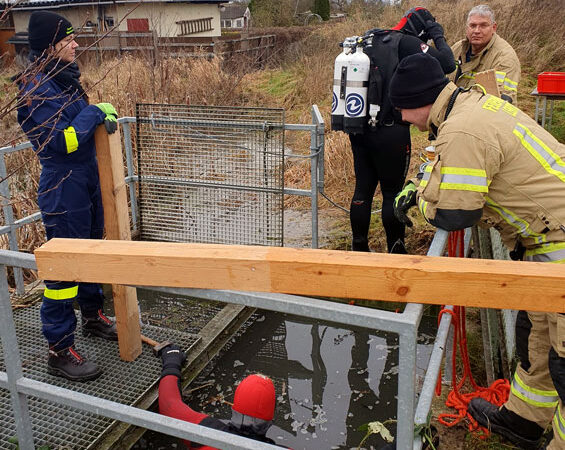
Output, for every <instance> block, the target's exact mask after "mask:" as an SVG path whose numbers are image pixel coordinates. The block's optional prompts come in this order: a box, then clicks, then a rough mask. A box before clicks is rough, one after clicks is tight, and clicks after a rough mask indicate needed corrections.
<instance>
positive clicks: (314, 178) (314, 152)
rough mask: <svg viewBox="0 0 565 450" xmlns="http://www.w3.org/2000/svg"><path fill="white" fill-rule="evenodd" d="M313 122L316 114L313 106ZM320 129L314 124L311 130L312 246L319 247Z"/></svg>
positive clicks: (314, 122)
mask: <svg viewBox="0 0 565 450" xmlns="http://www.w3.org/2000/svg"><path fill="white" fill-rule="evenodd" d="M312 123H313V124H314V125H316V116H315V112H314V109H313V108H312ZM318 156H319V153H318V131H317V126H314V127H313V129H312V131H310V157H311V159H310V203H311V205H312V248H318Z"/></svg>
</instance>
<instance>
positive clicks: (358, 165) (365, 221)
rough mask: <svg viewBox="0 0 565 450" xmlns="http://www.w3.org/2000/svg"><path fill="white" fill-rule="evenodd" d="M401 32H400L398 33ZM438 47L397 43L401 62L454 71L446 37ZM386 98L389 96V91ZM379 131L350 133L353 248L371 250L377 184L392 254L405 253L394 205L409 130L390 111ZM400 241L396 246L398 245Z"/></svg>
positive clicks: (407, 40)
mask: <svg viewBox="0 0 565 450" xmlns="http://www.w3.org/2000/svg"><path fill="white" fill-rule="evenodd" d="M398 33H400V32H398ZM436 41H437V42H434V43H435V45H436V48H434V47H429V46H428V45H426V44H425V43H424V42H422V41H421V40H420V39H418V38H417V37H414V36H411V35H407V34H402V37H401V38H400V40H399V42H398V61H400V60H402V58H404V57H406V56H408V55H412V54H415V53H419V52H426V53H429V54H430V55H432V56H433V57H435V58H436V59H437V60H438V61H439V62H440V64H441V66H442V68H443V70H444V72H445V73H450V72H453V71H454V70H455V60H454V58H453V53H452V52H451V49H450V47H449V46H448V45H447V43H446V42H445V39H444V38H439V39H436ZM384 95H386V96H388V88H387V89H385V93H384ZM388 116H389V117H384V118H383V119H382V120H381V121H380V124H379V125H378V126H377V127H376V128H372V127H367V130H366V132H365V133H362V134H350V135H349V138H350V141H351V148H352V150H353V163H354V168H355V192H354V194H353V199H352V200H351V207H350V220H351V230H352V233H353V242H352V249H353V250H357V251H369V241H368V234H369V224H370V221H371V208H372V202H373V196H374V195H375V190H376V188H377V185H378V184H379V183H380V184H381V191H382V193H383V206H382V221H383V226H384V229H385V233H386V237H387V247H388V251H389V252H394V253H405V249H404V224H402V223H401V222H399V221H398V220H397V219H396V217H395V216H394V212H393V203H394V198H395V197H396V195H397V194H398V193H399V192H400V191H401V190H402V187H403V185H404V180H405V178H406V173H407V171H408V166H409V164H410V154H411V143H410V127H409V125H408V124H406V123H403V122H402V121H401V118H400V114H399V113H398V112H397V111H391V112H390V113H389V114H388ZM399 240H400V243H398V244H397V245H396V246H395V243H397V241H399Z"/></svg>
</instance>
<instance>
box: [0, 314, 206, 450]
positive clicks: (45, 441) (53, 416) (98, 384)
mask: <svg viewBox="0 0 565 450" xmlns="http://www.w3.org/2000/svg"><path fill="white" fill-rule="evenodd" d="M14 321H15V325H16V333H17V336H18V344H19V347H20V355H21V358H22V366H23V370H24V374H25V376H26V377H29V378H32V379H34V380H38V381H43V382H46V383H50V384H53V385H55V386H60V387H65V388H68V389H72V390H74V391H77V392H82V393H84V394H90V395H96V396H97V397H101V398H104V399H107V400H112V401H115V402H120V403H123V404H127V405H134V404H135V403H136V402H137V401H138V400H139V399H140V398H141V397H143V395H144V394H145V393H146V392H147V390H148V389H150V388H151V387H152V386H153V385H154V384H155V383H156V382H157V380H158V378H159V374H160V373H161V364H160V361H159V360H158V359H157V358H156V357H155V356H154V355H153V353H152V351H151V349H150V347H149V346H147V345H143V353H142V354H141V355H140V356H139V357H138V358H137V359H136V361H135V362H126V361H122V360H121V359H120V358H119V354H118V344H117V342H109V341H105V340H103V339H99V338H84V337H83V336H82V334H81V333H80V332H78V333H77V335H76V338H75V340H76V344H77V347H78V348H79V349H80V350H81V351H83V352H84V353H85V354H88V355H89V356H90V357H91V358H92V359H94V360H95V361H96V362H97V363H98V364H99V365H101V366H102V367H103V368H104V373H103V374H102V376H100V377H99V378H98V379H97V380H95V381H89V382H86V383H73V382H71V381H67V380H65V379H62V378H59V377H54V376H52V375H49V374H48V373H47V370H46V364H47V344H46V342H45V339H44V338H43V335H42V334H41V323H40V320H39V307H33V308H25V309H20V310H16V311H14ZM79 324H80V320H79ZM79 329H80V325H79V326H77V330H79ZM142 333H143V334H144V335H146V336H149V337H151V338H152V339H154V340H156V341H157V342H162V341H164V340H170V341H174V342H175V343H178V344H179V345H180V346H181V347H183V348H184V349H187V350H188V349H189V348H191V347H192V346H194V345H195V344H196V343H197V342H198V341H199V340H200V337H199V336H195V335H193V334H188V333H183V332H180V331H175V330H171V329H163V328H159V327H155V326H150V325H145V326H142ZM0 370H2V371H5V370H6V369H5V366H4V358H3V353H2V351H1V343H0ZM29 403H30V404H29V406H30V413H31V418H32V423H33V428H34V438H35V442H36V445H37V446H40V445H48V446H49V447H50V449H52V450H53V449H59V448H61V449H62V448H64V449H73V450H80V449H87V448H89V447H90V446H91V445H92V444H94V443H95V442H96V440H97V439H98V438H100V437H101V436H102V435H103V433H104V432H105V431H106V430H107V429H108V428H109V427H110V426H111V425H112V423H113V422H114V421H113V420H112V419H109V418H106V417H102V416H97V415H94V414H90V413H86V412H82V411H79V410H76V409H73V408H69V407H66V406H61V405H55V404H53V403H51V402H47V401H44V400H40V399H37V398H33V397H32V398H30V402H29ZM15 434H16V433H15V423H14V420H13V418H12V414H11V406H10V397H9V393H8V391H6V390H3V389H0V449H9V450H15V449H16V448H17V447H16V445H14V444H11V443H9V442H8V440H9V439H10V438H11V437H12V436H14V435H15Z"/></svg>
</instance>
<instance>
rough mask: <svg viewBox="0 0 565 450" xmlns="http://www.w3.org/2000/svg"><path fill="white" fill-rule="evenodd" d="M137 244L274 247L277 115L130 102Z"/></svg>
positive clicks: (279, 144) (279, 149)
mask: <svg viewBox="0 0 565 450" xmlns="http://www.w3.org/2000/svg"><path fill="white" fill-rule="evenodd" d="M136 116H137V117H136V120H137V125H136V127H137V133H136V135H137V154H138V171H139V202H140V205H139V210H140V221H141V226H140V228H141V239H142V240H158V241H169V242H204V243H216V244H248V245H252V244H253V245H270V246H282V243H283V187H284V185H283V175H284V173H283V172H284V164H283V162H284V161H283V157H284V155H283V149H284V142H283V140H284V110H282V109H264V108H235V107H217V106H187V105H155V104H138V105H137V108H136Z"/></svg>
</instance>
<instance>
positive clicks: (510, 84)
mask: <svg viewBox="0 0 565 450" xmlns="http://www.w3.org/2000/svg"><path fill="white" fill-rule="evenodd" d="M503 86H504V89H506V90H507V91H515V92H518V83H516V82H515V81H512V80H511V79H510V78H505V79H504V85H503Z"/></svg>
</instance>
